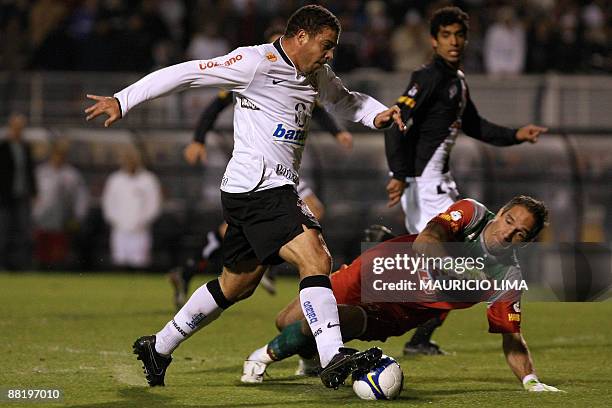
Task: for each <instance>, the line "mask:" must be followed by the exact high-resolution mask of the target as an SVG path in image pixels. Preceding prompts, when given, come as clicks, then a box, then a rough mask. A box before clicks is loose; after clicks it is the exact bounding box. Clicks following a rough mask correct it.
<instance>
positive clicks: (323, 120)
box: [312, 103, 343, 136]
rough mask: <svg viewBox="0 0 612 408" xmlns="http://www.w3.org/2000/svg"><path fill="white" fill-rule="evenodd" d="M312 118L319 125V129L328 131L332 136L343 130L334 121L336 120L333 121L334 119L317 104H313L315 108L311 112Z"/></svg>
mask: <svg viewBox="0 0 612 408" xmlns="http://www.w3.org/2000/svg"><path fill="white" fill-rule="evenodd" d="M312 118H313V119H314V120H316V121H317V122H318V123H319V125H321V127H322V128H323V129H325V130H326V131H328V132H329V133H330V134H331V135H332V136H336V135H337V134H338V133H340V132H342V130H343V129H342V128H341V127H340V125H339V124H338V122H337V121H336V119H334V117H333V116H332V115H330V114H329V113H328V112H327V111H326V110H325V108H324V107H323V106H321V105H320V104H319V103H315V106H314V108H313V110H312Z"/></svg>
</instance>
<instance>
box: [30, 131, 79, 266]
mask: <svg viewBox="0 0 612 408" xmlns="http://www.w3.org/2000/svg"><path fill="white" fill-rule="evenodd" d="M67 154H68V144H66V143H62V142H58V143H56V144H54V145H53V147H52V149H51V153H50V155H49V160H48V161H46V162H45V163H43V164H40V165H39V166H38V167H37V168H36V180H37V182H38V189H39V190H38V191H39V192H38V197H37V199H36V201H35V203H34V210H33V214H34V224H35V234H34V239H35V250H34V254H35V258H36V260H37V261H38V262H39V264H40V265H41V266H43V267H66V262H67V260H68V255H69V253H70V242H71V239H70V238H71V236H72V235H73V234H74V233H76V232H77V231H78V229H79V226H80V224H81V222H82V221H83V220H84V219H85V216H86V215H87V210H88V208H89V193H88V191H87V187H86V185H85V181H84V180H83V177H82V176H81V174H80V173H79V171H78V170H77V169H76V168H74V167H73V166H71V165H70V164H68V163H67V162H66V156H67Z"/></svg>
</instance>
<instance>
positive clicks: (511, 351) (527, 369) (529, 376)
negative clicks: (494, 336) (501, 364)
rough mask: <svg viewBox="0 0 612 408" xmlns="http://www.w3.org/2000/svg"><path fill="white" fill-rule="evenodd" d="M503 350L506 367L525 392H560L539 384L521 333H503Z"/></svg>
mask: <svg viewBox="0 0 612 408" xmlns="http://www.w3.org/2000/svg"><path fill="white" fill-rule="evenodd" d="M502 339H503V349H504V355H505V356H506V361H507V362H508V366H510V369H511V370H512V372H513V373H514V375H516V377H517V378H518V379H519V380H520V381H521V382H522V383H523V388H525V390H527V391H534V392H542V391H553V392H556V391H561V390H559V389H558V388H555V387H552V386H550V385H546V384H544V383H541V382H540V380H539V379H538V377H537V375H536V373H535V369H534V367H533V360H532V359H531V354H530V353H529V349H528V348H527V343H526V342H525V339H524V338H523V335H522V334H521V333H503V334H502Z"/></svg>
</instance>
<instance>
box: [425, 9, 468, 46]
mask: <svg viewBox="0 0 612 408" xmlns="http://www.w3.org/2000/svg"><path fill="white" fill-rule="evenodd" d="M455 23H458V24H461V26H462V27H463V29H464V30H465V33H466V34H467V32H468V30H469V29H470V16H468V15H467V13H466V12H465V11H463V10H461V9H460V8H459V7H454V6H452V7H451V6H448V7H442V8H440V9H438V10H436V11H435V12H434V13H433V15H432V16H431V20H430V21H429V33H430V34H431V36H432V37H433V38H436V37H437V36H438V32H439V31H440V27H446V26H449V25H451V24H455Z"/></svg>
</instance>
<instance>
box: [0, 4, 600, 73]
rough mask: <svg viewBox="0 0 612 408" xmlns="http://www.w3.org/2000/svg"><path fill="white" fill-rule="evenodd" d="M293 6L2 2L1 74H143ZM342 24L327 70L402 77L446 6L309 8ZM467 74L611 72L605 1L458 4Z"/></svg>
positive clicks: (424, 52) (229, 43) (199, 53)
mask: <svg viewBox="0 0 612 408" xmlns="http://www.w3.org/2000/svg"><path fill="white" fill-rule="evenodd" d="M307 3H309V2H307V1H298V0H139V1H137V0H131V1H123V0H2V1H0V38H2V41H1V42H0V70H20V69H28V70H77V71H83V70H89V71H139V72H146V71H150V70H153V69H155V68H159V67H162V66H167V65H170V64H172V63H175V62H178V61H183V60H186V59H208V58H210V57H214V56H219V55H223V54H225V53H227V52H229V51H230V50H232V49H234V48H235V47H238V46H243V45H253V44H259V43H263V42H264V38H263V33H264V30H265V29H266V28H267V27H269V26H272V25H284V24H285V21H286V19H287V17H288V16H289V15H290V14H291V13H292V12H293V11H295V10H296V9H297V8H298V7H300V6H302V5H304V4H307ZM318 3H320V4H323V5H325V6H326V7H327V8H329V9H330V10H332V11H333V12H334V13H335V14H336V15H337V16H338V17H339V19H340V21H341V23H342V29H343V33H342V35H341V38H340V45H339V47H338V50H337V53H336V62H335V67H334V68H335V70H336V71H338V72H345V71H351V70H354V69H357V68H378V69H382V70H385V71H409V70H412V69H414V68H416V67H418V66H419V65H421V64H422V63H423V62H424V61H425V60H426V59H427V57H428V56H429V54H430V51H431V47H430V44H429V38H428V37H429V35H428V18H429V15H430V13H431V12H432V10H434V9H436V8H438V7H440V6H442V5H445V4H447V3H449V2H445V1H423V0H420V1H419V0H386V1H383V0H367V1H358V0H346V1H340V0H337V1H334V0H328V1H320V2H318ZM453 3H454V4H456V5H459V6H460V7H462V8H463V9H464V10H465V11H467V12H468V13H469V14H470V18H471V23H470V24H471V27H470V34H469V41H470V43H471V45H470V47H469V48H468V50H469V51H468V53H467V55H466V58H465V70H466V72H468V73H483V72H484V73H499V72H508V73H515V74H518V73H544V72H549V71H556V72H565V73H576V72H587V73H588V72H611V71H612V1H610V0H519V1H504V0H464V1H455V2H453Z"/></svg>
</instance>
